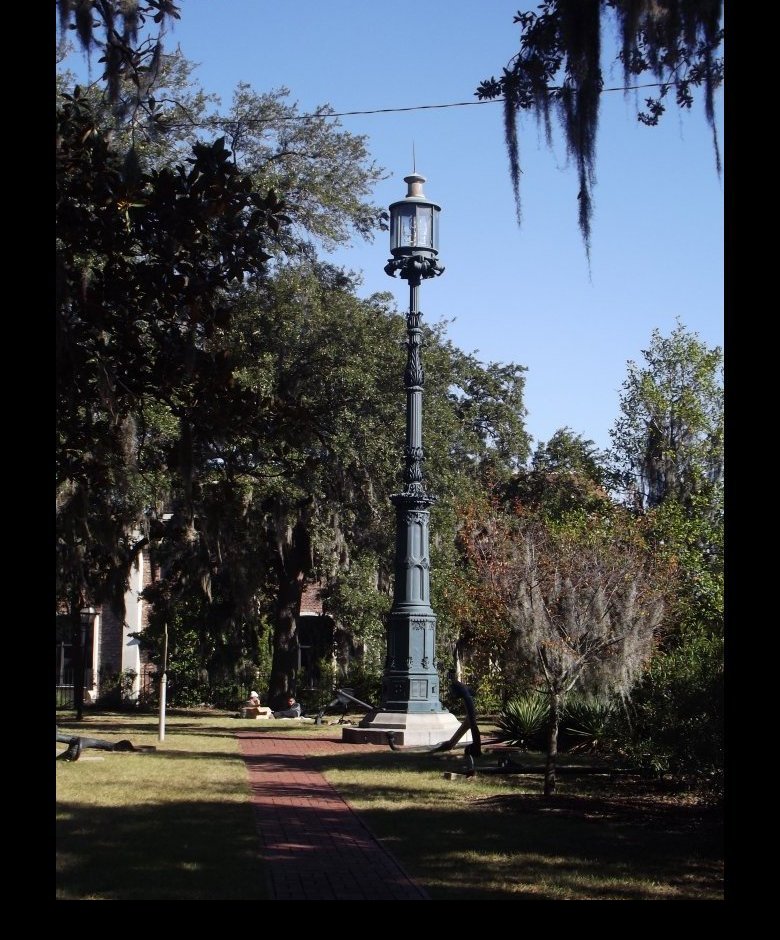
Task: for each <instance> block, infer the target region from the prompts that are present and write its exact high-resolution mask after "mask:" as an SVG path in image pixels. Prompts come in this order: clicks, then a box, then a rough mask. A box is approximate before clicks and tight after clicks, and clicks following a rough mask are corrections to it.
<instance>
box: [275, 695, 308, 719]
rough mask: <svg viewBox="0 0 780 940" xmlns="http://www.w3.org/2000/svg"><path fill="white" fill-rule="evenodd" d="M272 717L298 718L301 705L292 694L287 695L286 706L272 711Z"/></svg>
mask: <svg viewBox="0 0 780 940" xmlns="http://www.w3.org/2000/svg"><path fill="white" fill-rule="evenodd" d="M273 715H274V718H300V717H301V705H300V702H296V701H295V696H294V695H288V696H287V707H286V708H282V709H280V710H279V711H277V712H274V713H273Z"/></svg>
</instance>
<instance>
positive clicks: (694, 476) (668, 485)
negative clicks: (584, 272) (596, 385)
mask: <svg viewBox="0 0 780 940" xmlns="http://www.w3.org/2000/svg"><path fill="white" fill-rule="evenodd" d="M642 355H643V356H644V359H645V365H644V367H643V368H640V367H639V366H638V365H637V364H636V363H635V362H629V363H628V377H627V378H626V380H625V381H624V382H623V391H622V393H621V396H620V416H619V417H618V419H617V421H616V422H615V425H614V427H613V429H612V430H611V431H610V437H611V438H612V442H613V448H612V453H613V458H614V462H615V466H616V469H617V470H618V473H619V474H620V476H621V478H622V483H623V486H624V488H625V491H626V492H627V493H628V494H629V497H630V499H631V500H632V501H633V502H634V504H635V505H636V506H638V507H642V508H648V509H652V508H654V507H657V506H660V505H661V504H662V503H663V502H664V501H666V500H668V499H672V500H674V501H675V502H677V503H678V504H679V505H681V506H682V507H692V505H693V502H694V501H695V500H696V499H697V498H698V497H702V498H704V499H705V500H710V501H711V503H712V505H711V507H710V511H711V513H714V514H715V516H716V517H717V514H718V504H719V498H718V497H719V493H720V492H721V489H722V481H723V430H724V410H723V354H722V350H721V349H720V347H718V346H716V347H714V348H709V347H708V346H707V345H706V344H705V343H702V342H701V340H700V339H699V338H698V337H697V335H696V334H694V333H690V332H689V331H688V330H686V329H685V327H684V326H683V325H682V324H681V323H679V322H678V324H677V326H676V327H675V329H674V330H673V331H672V333H671V334H670V335H669V336H668V337H664V336H662V335H661V333H660V331H658V330H654V331H653V335H652V341H651V343H650V346H649V347H648V349H645V350H643V351H642Z"/></svg>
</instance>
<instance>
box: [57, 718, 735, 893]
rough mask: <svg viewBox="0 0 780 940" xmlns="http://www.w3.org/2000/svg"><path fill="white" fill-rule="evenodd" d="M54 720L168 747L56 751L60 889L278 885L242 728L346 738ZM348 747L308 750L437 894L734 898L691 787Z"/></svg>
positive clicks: (717, 823) (709, 822)
mask: <svg viewBox="0 0 780 940" xmlns="http://www.w3.org/2000/svg"><path fill="white" fill-rule="evenodd" d="M58 724H59V726H60V728H61V729H62V730H65V731H66V732H71V731H72V732H73V733H79V734H83V735H87V736H94V737H103V738H105V739H107V740H110V741H116V740H120V739H122V738H128V739H130V740H131V741H132V742H133V743H134V744H135V745H155V746H156V750H155V751H154V752H150V753H146V752H144V753H123V752H104V751H97V750H91V749H90V750H86V751H84V752H83V753H82V757H81V759H80V760H79V761H77V762H75V763H67V762H64V761H57V762H56V770H57V886H58V888H57V898H58V899H60V900H80V899H85V900H129V899H144V900H158V899H159V900H227V899H239V900H242V899H243V900H263V899H267V898H268V894H267V891H266V880H265V871H264V869H263V864H262V862H261V861H260V859H259V857H258V850H259V845H258V839H257V836H256V833H255V829H254V820H253V815H252V811H251V806H250V802H249V800H250V794H249V786H248V779H247V773H246V769H245V766H244V762H243V760H242V758H241V756H240V754H239V751H238V745H237V740H236V738H235V732H236V731H237V730H243V729H247V728H251V729H252V730H253V731H255V730H257V731H259V732H260V733H264V732H271V731H272V732H273V733H274V734H277V735H278V734H279V732H280V730H282V729H283V730H284V733H285V734H291V735H299V734H306V735H307V736H308V735H311V734H317V735H318V736H320V735H322V736H323V737H333V736H340V728H339V727H338V726H335V727H334V726H314V725H311V724H307V725H302V726H298V725H296V724H294V723H291V722H282V721H279V722H276V721H274V722H268V723H266V722H262V723H261V722H253V721H243V720H236V719H234V718H232V717H231V716H229V715H227V714H225V713H216V712H214V713H212V712H206V713H202V712H201V713H195V712H192V713H186V712H173V713H171V714H170V715H169V716H168V719H167V722H166V739H165V741H164V742H162V743H160V742H158V740H157V718H156V716H155V715H151V714H150V715H140V714H135V715H125V714H122V715H119V714H98V713H92V712H90V713H88V715H87V716H86V717H85V720H84V722H82V723H77V722H75V721H66V720H64V717H63V716H62V715H60V716H59V718H58ZM259 725H261V726H262V727H258V726H259ZM64 749H65V745H64V744H59V745H57V751H58V752H59V751H62V750H64ZM337 751H338V746H334V749H333V753H330V754H325V755H320V756H318V757H316V758H315V757H312V758H310V759H311V760H312V762H313V764H314V766H316V767H317V768H318V769H319V770H321V771H322V772H323V773H324V774H325V776H326V777H327V778H328V780H329V781H330V782H331V783H332V784H333V785H334V786H335V787H336V789H337V790H338V791H339V792H340V793H341V795H342V796H343V797H344V798H345V799H347V800H348V801H349V803H350V804H351V805H352V806H353V807H354V808H355V809H356V810H357V811H358V812H359V813H360V814H361V817H362V818H363V820H364V821H365V822H366V824H367V825H368V826H369V828H370V829H371V830H372V831H373V832H374V834H375V835H376V836H377V837H378V838H379V839H380V840H381V841H382V842H383V844H384V845H386V846H387V848H388V849H390V851H392V852H393V853H394V854H395V855H396V856H397V857H398V859H399V860H400V861H401V862H402V864H403V865H404V867H405V868H406V869H407V870H408V871H409V873H410V874H411V875H412V876H413V877H415V878H416V879H417V880H418V881H419V882H420V883H421V884H423V885H424V886H425V887H426V889H427V890H428V891H429V893H430V895H431V897H432V899H433V900H450V899H453V900H526V899H527V900H602V899H615V900H619V899H631V900H637V899H640V900H653V899H654V900H675V899H691V900H720V899H722V898H723V849H722V819H721V815H720V813H719V811H717V810H716V809H713V808H711V807H707V806H706V805H704V804H703V803H702V802H701V801H699V800H696V799H694V798H693V797H692V796H691V795H689V794H682V793H668V792H663V791H659V790H658V789H656V788H654V787H652V786H650V785H649V784H647V783H643V782H641V781H637V780H634V779H632V778H625V777H620V778H609V777H604V776H596V775H592V774H591V775H582V776H580V775H568V774H567V775H565V776H561V778H560V780H559V792H558V794H557V795H556V797H555V798H554V799H551V800H545V799H544V798H543V797H542V795H541V791H542V781H541V776H539V775H535V774H534V775H530V774H518V775H515V774H512V775H502V776H497V775H488V774H487V773H480V774H478V776H477V777H476V778H473V779H470V780H466V779H464V778H463V777H456V778H455V779H445V776H444V775H445V773H448V772H457V771H459V770H461V769H462V765H463V758H462V755H461V754H460V753H459V752H456V753H449V754H442V755H430V754H409V753H406V754H404V753H394V752H392V751H390V750H389V749H387V750H385V749H383V748H379V747H375V746H366V747H365V749H364V750H361V751H360V752H359V753H343V752H342V753H337ZM536 759H537V760H539V758H538V757H537V758H536ZM495 763H496V762H495V761H494V760H489V759H485V761H484V764H485V766H486V768H487V767H488V766H495Z"/></svg>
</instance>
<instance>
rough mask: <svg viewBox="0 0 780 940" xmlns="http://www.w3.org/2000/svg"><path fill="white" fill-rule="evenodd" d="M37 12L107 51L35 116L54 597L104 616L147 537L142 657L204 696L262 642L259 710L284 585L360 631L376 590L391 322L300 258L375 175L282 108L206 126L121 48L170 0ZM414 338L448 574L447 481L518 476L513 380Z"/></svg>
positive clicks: (398, 410)
mask: <svg viewBox="0 0 780 940" xmlns="http://www.w3.org/2000/svg"><path fill="white" fill-rule="evenodd" d="M60 10H61V13H62V16H63V23H65V24H68V23H70V25H74V26H76V27H77V29H76V32H77V33H78V36H79V38H80V40H81V42H82V44H83V46H84V48H87V49H90V48H94V47H95V44H96V43H98V44H101V45H99V49H100V51H101V52H103V53H105V62H104V63H103V66H104V69H105V71H104V76H103V81H102V82H98V84H97V85H96V86H95V87H93V88H90V89H88V90H87V89H79V90H75V91H72V92H68V91H66V88H65V87H63V88H62V89H61V91H62V92H63V93H62V94H61V95H60V104H59V109H58V121H59V124H60V132H59V137H58V147H59V151H58V154H59V156H58V159H59V160H60V165H59V167H58V187H59V190H58V264H59V282H58V287H59V294H58V329H59V334H60V335H59V339H58V395H59V401H58V412H59V424H58V433H59V435H60V437H59V445H58V446H59V450H58V474H59V475H58V497H59V500H60V503H59V513H58V532H59V538H60V551H59V559H60V573H61V586H62V591H63V592H64V593H66V592H67V590H69V589H70V588H71V587H72V586H73V585H76V587H77V589H78V590H77V595H78V596H77V597H76V596H74V599H73V601H72V604H71V609H72V610H73V611H74V612H77V611H78V609H79V608H80V606H81V605H82V604H83V603H84V602H85V600H86V601H88V602H90V603H98V602H100V601H101V600H103V599H113V600H114V602H115V603H116V604H117V606H119V605H121V600H122V595H123V590H124V586H125V584H126V577H127V571H128V569H129V564H130V563H131V561H132V557H133V554H134V553H136V552H138V551H140V550H141V549H142V548H143V547H144V546H146V545H147V544H148V545H149V546H150V547H151V549H152V551H153V553H154V557H155V562H156V567H161V568H162V571H163V574H162V576H161V577H160V578H159V579H158V580H157V581H156V582H155V584H153V585H152V586H151V587H150V588H149V589H147V597H148V599H149V600H151V601H152V602H153V605H152V609H153V614H152V623H151V624H150V627H149V630H148V631H147V634H148V635H147V638H146V639H147V640H148V641H149V642H150V643H151V644H152V645H154V643H155V634H160V633H161V632H162V627H163V625H164V624H165V623H168V624H169V625H170V626H171V628H172V630H173V633H174V634H177V635H174V636H172V649H174V650H176V651H177V655H179V656H181V657H184V656H185V655H186V656H190V655H191V654H192V653H193V651H194V658H193V659H192V661H193V662H198V663H200V665H201V666H202V667H205V668H206V669H207V670H208V672H209V675H210V676H211V678H212V680H213V681H218V680H219V678H220V677H221V676H224V675H226V674H229V673H230V672H231V670H234V669H235V668H237V667H238V666H239V665H240V664H241V663H242V662H245V661H247V660H252V659H254V658H256V657H257V655H258V649H259V644H261V643H263V642H264V633H263V632H264V630H265V629H266V626H267V625H268V624H271V626H272V630H273V647H274V662H273V668H272V677H271V689H270V691H271V693H272V695H274V696H276V695H279V696H281V695H283V694H285V693H286V692H287V691H289V690H290V688H291V687H292V684H293V682H294V679H295V665H296V662H295V661H296V655H295V654H296V643H297V641H296V637H295V618H296V616H297V614H298V612H299V606H300V598H301V592H302V589H303V586H304V584H305V583H306V581H307V580H311V579H319V578H321V579H323V580H324V581H325V583H326V585H327V588H328V596H329V603H330V605H331V611H332V614H333V616H334V617H335V618H337V620H338V619H339V618H342V619H346V617H347V614H348V613H349V614H350V616H351V614H352V612H354V611H356V612H357V614H358V616H357V618H356V620H357V622H359V623H366V622H368V621H369V620H370V616H371V614H372V612H375V611H379V610H381V609H382V606H383V604H385V603H386V599H387V591H388V589H389V582H390V575H389V571H388V569H389V567H390V566H391V564H392V518H391V515H392V511H391V509H390V505H391V504H390V503H389V498H388V497H389V494H390V493H391V492H393V491H394V489H395V488H397V485H398V475H399V470H400V465H401V460H400V446H401V442H402V440H403V427H402V424H403V413H404V408H403V384H402V376H403V368H404V355H405V353H404V350H403V345H404V342H405V326H404V319H403V317H402V316H400V315H398V314H397V313H396V312H395V310H394V308H392V306H391V305H390V302H389V299H388V298H387V297H381V296H379V297H377V298H372V299H371V300H368V301H361V300H359V299H358V298H357V296H356V294H355V291H354V284H353V283H352V282H351V280H350V278H349V277H348V276H347V275H345V274H344V273H343V272H340V271H336V270H334V269H332V268H329V267H328V266H327V265H323V264H321V263H319V262H318V261H317V257H316V255H317V250H318V248H319V246H325V247H330V246H332V245H333V244H336V243H339V242H343V241H345V240H346V239H347V238H348V237H349V235H350V233H352V232H358V233H359V234H362V235H364V236H366V237H370V236H371V235H372V233H373V231H374V230H375V229H376V228H377V227H379V226H381V225H382V222H383V220H382V214H381V212H380V211H379V210H377V208H376V207H374V206H372V205H371V203H370V202H369V201H368V198H367V196H368V192H369V189H370V185H371V184H372V183H373V182H374V181H375V180H376V179H377V178H378V175H379V173H380V171H379V170H378V169H377V168H376V167H374V165H373V164H372V163H371V162H370V160H369V159H368V155H367V151H366V150H365V144H364V141H363V139H362V138H359V137H355V136H353V135H349V134H347V133H346V132H343V131H341V130H340V129H339V127H338V125H337V123H336V122H334V121H333V120H332V119H329V118H328V114H329V111H330V109H328V108H327V107H323V108H322V109H320V114H319V115H318V116H317V117H316V118H315V119H314V120H313V121H310V122H306V123H304V122H299V121H295V120H293V118H295V117H297V114H296V112H295V109H294V107H292V106H290V105H288V104H287V103H286V101H285V100H284V99H285V97H286V92H285V91H283V90H279V91H275V92H271V93H268V94H264V95H258V94H256V93H255V92H253V91H252V90H251V89H249V88H248V87H247V86H240V87H239V89H238V90H237V92H236V96H235V98H234V101H233V104H232V106H231V108H230V109H229V110H228V111H226V112H224V113H219V112H216V111H213V110H208V108H209V107H210V105H209V102H208V101H207V97H206V96H204V95H203V93H202V92H201V91H200V90H199V89H197V87H196V86H195V85H194V84H193V83H192V80H191V78H190V72H189V69H188V67H187V64H186V61H185V60H183V59H181V57H180V56H170V55H168V54H167V53H166V52H165V50H164V49H163V48H162V46H161V44H160V41H159V37H158V36H156V35H154V34H151V35H150V38H149V39H148V40H147V39H145V38H144V36H145V35H146V34H145V33H143V32H142V27H144V25H147V26H148V25H150V23H156V24H157V25H164V23H165V22H166V20H168V19H170V18H171V17H172V16H174V15H175V13H176V12H177V11H176V9H175V7H174V5H173V4H170V3H163V2H159V3H153V2H149V3H136V4H133V3H130V4H127V3H123V4H119V3H112V2H109V0H101V2H98V0H96V2H94V3H89V2H84V3H79V4H76V3H69V2H62V3H61V4H60ZM87 13H91V14H92V19H90V20H89V21H87V19H86V14H87ZM143 17H145V18H146V21H145V22H144V21H142V20H143ZM104 90H105V93H103V91H104ZM213 133H218V134H224V136H222V137H218V138H217V140H216V141H213V140H211V139H209V134H213ZM191 145H194V147H192V149H190V150H187V149H186V148H187V147H189V146H191ZM190 154H191V155H190ZM277 193H279V195H278V196H277ZM282 196H283V197H284V202H283V203H282V201H281V197H282ZM426 342H427V350H426V355H427V356H428V357H429V358H428V360H427V364H426V365H427V368H428V369H429V371H428V375H429V383H428V386H427V388H426V396H427V398H426V409H427V410H426V415H427V422H428V424H427V427H428V429H429V433H427V435H426V452H427V458H428V460H427V464H426V472H427V473H428V475H429V478H430V485H431V489H432V490H433V491H434V492H435V493H437V495H439V496H440V498H441V504H440V506H441V514H442V519H443V521H442V525H441V526H440V527H439V529H438V532H437V535H436V542H437V544H436V545H435V546H434V551H437V552H439V553H440V554H441V556H442V558H443V559H446V557H447V555H448V550H447V542H448V538H449V537H450V535H451V529H450V530H448V529H447V523H446V520H447V518H448V517H447V513H448V509H447V506H448V505H449V504H450V503H451V501H452V499H453V497H454V494H456V493H457V492H458V491H459V490H460V489H462V487H463V486H464V485H466V483H465V481H467V480H468V478H469V475H471V477H472V478H475V477H476V474H477V471H478V468H484V467H485V466H488V465H490V466H492V467H493V468H494V469H496V472H506V470H507V468H511V467H512V466H516V465H518V464H519V463H520V462H522V461H523V460H524V459H525V458H526V457H527V436H526V434H525V430H524V427H523V415H524V408H523V405H522V389H523V375H522V373H523V370H522V368H520V367H518V366H514V365H508V366H501V365H497V364H490V365H488V366H484V365H483V364H481V363H479V362H478V361H477V360H476V359H474V358H473V357H470V356H467V355H465V354H463V353H461V352H460V351H459V350H457V349H456V348H455V347H453V346H452V345H451V344H450V343H449V342H448V341H447V340H446V337H445V335H444V329H443V328H441V329H436V328H427V327H426ZM502 468H503V470H502ZM469 485H473V479H472V483H471V484H469ZM95 553H97V554H98V555H99V556H100V557H99V558H98V557H94V556H95ZM353 560H354V562H355V571H358V570H363V571H365V570H366V565H369V566H370V567H375V569H376V577H375V586H376V590H375V591H373V592H371V593H370V595H368V596H367V597H366V598H365V600H363V599H361V598H360V597H357V596H356V595H355V594H354V592H353V593H352V595H351V599H349V597H348V595H349V591H348V590H347V591H346V592H345V591H344V590H342V588H343V587H345V586H348V581H349V576H350V572H351V570H352V569H351V564H352V561H353ZM64 593H63V596H64ZM350 604H351V605H352V606H351V608H350ZM356 604H357V607H356V606H355V605H356ZM340 605H341V606H340ZM361 611H362V612H363V613H361ZM366 611H368V614H367V615H366V616H363V614H365V613H366ZM185 637H186V643H187V644H188V646H187V649H186V650H185V649H184V647H183V646H182V643H183V642H184V638H185Z"/></svg>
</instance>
